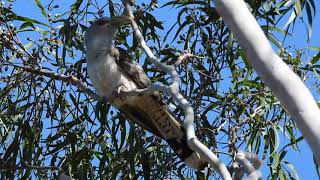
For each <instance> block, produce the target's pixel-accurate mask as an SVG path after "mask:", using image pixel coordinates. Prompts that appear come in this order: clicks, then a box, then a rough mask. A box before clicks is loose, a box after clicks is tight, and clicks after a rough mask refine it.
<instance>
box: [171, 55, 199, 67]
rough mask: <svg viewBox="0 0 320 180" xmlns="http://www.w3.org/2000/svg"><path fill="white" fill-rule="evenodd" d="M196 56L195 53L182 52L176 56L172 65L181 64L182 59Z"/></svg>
mask: <svg viewBox="0 0 320 180" xmlns="http://www.w3.org/2000/svg"><path fill="white" fill-rule="evenodd" d="M194 57H196V56H195V55H193V54H191V53H185V54H182V55H181V56H179V57H178V59H177V61H176V62H175V63H174V65H179V64H181V63H182V62H183V61H185V60H187V59H190V58H194Z"/></svg>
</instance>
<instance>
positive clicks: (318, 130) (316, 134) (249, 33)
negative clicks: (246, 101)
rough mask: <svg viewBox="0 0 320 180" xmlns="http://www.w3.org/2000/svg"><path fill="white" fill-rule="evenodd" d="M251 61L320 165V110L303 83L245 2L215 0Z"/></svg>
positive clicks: (241, 0) (219, 10) (218, 9)
mask: <svg viewBox="0 0 320 180" xmlns="http://www.w3.org/2000/svg"><path fill="white" fill-rule="evenodd" d="M214 2H215V5H216V8H217V11H218V12H219V14H220V15H221V17H222V18H223V20H224V22H225V23H226V24H227V26H228V27H229V29H230V30H231V31H232V32H233V33H234V34H235V35H236V37H237V39H238V42H239V43H240V45H241V46H242V48H243V49H244V50H245V51H246V54H247V57H248V61H249V63H250V64H251V65H252V66H253V68H254V69H255V70H256V71H257V73H258V75H259V76H260V77H261V78H262V80H263V81H264V82H265V83H266V85H268V86H269V87H270V89H271V90H272V92H273V93H274V95H275V96H276V97H277V98H278V99H279V100H280V102H281V104H282V106H283V107H284V109H285V110H286V111H287V112H288V113H289V115H290V116H291V117H292V119H293V120H294V121H295V122H296V124H297V126H298V128H299V129H300V131H301V132H302V134H303V136H304V137H305V139H306V140H307V142H308V144H309V145H310V147H311V149H312V151H313V153H314V156H315V158H316V160H317V163H318V165H320V110H319V107H318V105H317V103H316V101H315V100H314V98H313V96H312V94H311V93H310V91H309V90H308V89H307V88H306V86H305V85H304V84H303V82H302V81H301V79H300V78H299V77H298V76H297V75H296V74H295V73H294V72H293V71H292V70H291V69H290V68H289V67H288V66H287V65H286V64H285V63H284V62H283V61H282V59H281V58H280V57H279V56H278V55H277V54H276V53H275V52H274V51H273V50H272V48H271V46H270V43H269V41H268V40H267V38H266V36H265V34H264V33H263V31H262V30H261V28H260V26H259V25H258V23H257V21H256V20H255V18H254V17H253V16H252V14H251V13H250V11H249V10H248V8H247V6H246V4H245V2H244V1H243V0H214Z"/></svg>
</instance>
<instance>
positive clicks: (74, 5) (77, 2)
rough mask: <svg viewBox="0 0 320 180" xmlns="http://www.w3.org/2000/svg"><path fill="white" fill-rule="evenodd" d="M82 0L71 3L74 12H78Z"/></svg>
mask: <svg viewBox="0 0 320 180" xmlns="http://www.w3.org/2000/svg"><path fill="white" fill-rule="evenodd" d="M82 2H83V0H77V1H76V2H75V3H74V4H72V5H71V11H72V12H74V13H76V12H78V9H79V8H80V5H81V3H82Z"/></svg>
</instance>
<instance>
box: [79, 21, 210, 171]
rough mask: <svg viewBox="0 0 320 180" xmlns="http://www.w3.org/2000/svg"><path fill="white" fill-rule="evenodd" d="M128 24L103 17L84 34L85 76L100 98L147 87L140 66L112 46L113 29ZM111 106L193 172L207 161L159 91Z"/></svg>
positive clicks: (121, 99)
mask: <svg viewBox="0 0 320 180" xmlns="http://www.w3.org/2000/svg"><path fill="white" fill-rule="evenodd" d="M130 22H131V19H130V18H129V17H127V16H115V17H111V18H108V17H104V18H100V19H98V20H96V21H95V22H93V24H92V25H91V26H90V27H89V28H88V29H87V31H86V34H85V46H86V56H87V70H88V75H89V78H90V79H91V81H92V84H93V86H94V88H95V90H96V92H97V93H98V94H99V95H100V96H105V97H109V96H111V95H113V93H115V92H117V93H119V92H121V91H131V90H134V89H144V88H147V87H148V86H150V84H151V81H150V79H149V77H148V76H147V74H146V73H145V72H144V70H143V69H142V67H141V66H140V65H139V64H138V63H136V62H135V61H133V59H132V57H131V56H130V55H129V54H128V53H127V52H126V51H125V50H123V49H120V48H116V47H115V46H114V44H113V38H114V35H115V33H116V31H117V29H118V28H119V27H120V26H122V25H125V24H129V23H130ZM111 103H112V105H113V106H115V107H116V108H118V109H119V110H120V112H122V113H123V114H124V115H125V116H126V118H127V119H129V120H130V121H131V122H134V123H136V124H138V125H140V126H141V127H142V128H144V129H145V130H147V131H149V132H151V133H153V134H154V135H156V136H158V137H160V138H162V139H164V140H166V141H167V142H168V144H169V145H170V146H171V148H172V149H173V150H174V152H175V153H176V154H177V155H178V157H179V158H180V159H181V160H183V161H184V162H185V163H186V164H187V165H188V166H190V167H192V168H194V169H195V170H202V169H203V168H204V167H205V166H207V162H205V161H204V160H201V159H200V156H199V155H198V154H197V153H196V152H194V151H193V150H191V149H190V147H189V146H188V144H187V140H186V134H185V131H184V128H183V127H182V125H181V123H180V122H179V121H178V119H177V118H176V116H175V115H174V114H173V113H172V112H171V111H170V109H169V108H168V106H167V105H166V103H165V102H164V101H163V99H162V98H161V96H160V94H159V92H155V93H153V94H149V95H140V96H128V97H125V98H120V97H119V98H116V99H114V100H113V101H112V102H111Z"/></svg>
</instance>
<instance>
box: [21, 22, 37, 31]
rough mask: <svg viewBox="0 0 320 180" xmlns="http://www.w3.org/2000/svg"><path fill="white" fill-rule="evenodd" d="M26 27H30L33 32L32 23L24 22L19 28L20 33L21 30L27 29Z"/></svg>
mask: <svg viewBox="0 0 320 180" xmlns="http://www.w3.org/2000/svg"><path fill="white" fill-rule="evenodd" d="M27 27H31V28H32V30H34V29H35V28H36V27H35V26H34V25H33V24H32V23H30V22H25V23H23V24H22V25H21V26H20V28H19V31H22V30H24V29H25V28H27Z"/></svg>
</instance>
